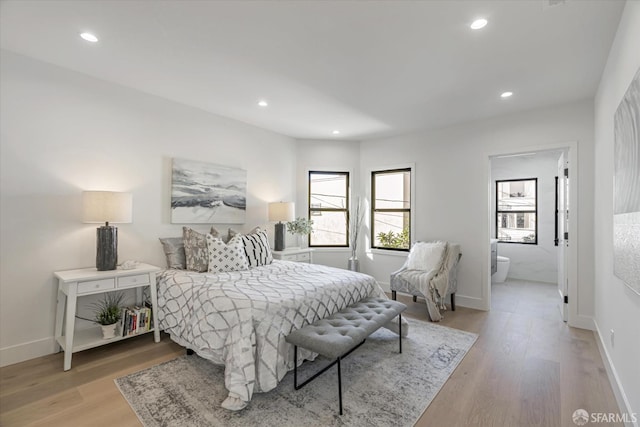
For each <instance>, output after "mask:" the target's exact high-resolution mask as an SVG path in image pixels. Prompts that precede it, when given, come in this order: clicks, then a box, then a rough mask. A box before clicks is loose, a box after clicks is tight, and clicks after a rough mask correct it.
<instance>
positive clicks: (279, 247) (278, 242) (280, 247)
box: [273, 222, 284, 251]
mask: <svg viewBox="0 0 640 427" xmlns="http://www.w3.org/2000/svg"><path fill="white" fill-rule="evenodd" d="M273 250H274V251H284V224H283V223H281V222H279V223H277V224H276V235H275V245H274V247H273Z"/></svg>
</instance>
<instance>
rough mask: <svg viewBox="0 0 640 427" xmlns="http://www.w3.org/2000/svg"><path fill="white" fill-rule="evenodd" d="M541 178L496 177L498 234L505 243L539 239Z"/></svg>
mask: <svg viewBox="0 0 640 427" xmlns="http://www.w3.org/2000/svg"><path fill="white" fill-rule="evenodd" d="M537 187H538V180H537V178H531V179H521V180H508V181H496V205H497V206H496V234H497V236H496V238H497V239H498V240H499V241H500V242H505V243H528V244H537V242H538V215H537V209H538V206H537V205H538V197H537Z"/></svg>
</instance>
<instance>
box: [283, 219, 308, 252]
mask: <svg viewBox="0 0 640 427" xmlns="http://www.w3.org/2000/svg"><path fill="white" fill-rule="evenodd" d="M287 231H288V232H289V233H291V234H294V235H296V237H297V239H298V247H301V245H300V238H301V237H302V236H304V235H308V234H310V233H313V220H312V219H307V218H302V217H300V218H296V219H295V220H294V221H289V222H288V223H287Z"/></svg>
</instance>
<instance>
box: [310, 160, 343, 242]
mask: <svg viewBox="0 0 640 427" xmlns="http://www.w3.org/2000/svg"><path fill="white" fill-rule="evenodd" d="M309 218H310V219H312V220H313V233H311V234H310V235H309V246H313V247H319V246H325V247H348V246H349V172H317V171H309Z"/></svg>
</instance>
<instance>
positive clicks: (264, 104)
mask: <svg viewBox="0 0 640 427" xmlns="http://www.w3.org/2000/svg"><path fill="white" fill-rule="evenodd" d="M258 105H259V106H260V107H268V106H269V103H268V102H267V101H265V100H264V99H263V100H262V101H258Z"/></svg>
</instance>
